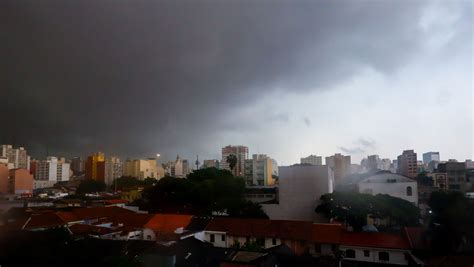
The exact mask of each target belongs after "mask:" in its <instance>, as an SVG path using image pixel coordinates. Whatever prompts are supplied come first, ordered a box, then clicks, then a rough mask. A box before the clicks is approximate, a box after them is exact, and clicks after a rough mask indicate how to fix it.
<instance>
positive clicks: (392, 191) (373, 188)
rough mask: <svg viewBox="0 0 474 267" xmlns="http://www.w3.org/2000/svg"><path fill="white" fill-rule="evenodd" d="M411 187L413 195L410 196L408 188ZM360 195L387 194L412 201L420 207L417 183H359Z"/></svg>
mask: <svg viewBox="0 0 474 267" xmlns="http://www.w3.org/2000/svg"><path fill="white" fill-rule="evenodd" d="M408 186H411V188H412V195H411V196H408V195H407V194H406V193H407V187H408ZM358 187H359V192H360V193H369V194H372V195H377V194H387V195H390V196H393V197H398V198H401V199H405V200H407V201H410V202H411V203H413V204H415V205H418V186H417V184H416V182H403V183H399V182H397V183H378V182H374V183H359V184H358Z"/></svg>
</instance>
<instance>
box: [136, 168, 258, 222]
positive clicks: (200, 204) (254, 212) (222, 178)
mask: <svg viewBox="0 0 474 267" xmlns="http://www.w3.org/2000/svg"><path fill="white" fill-rule="evenodd" d="M244 193H245V181H244V179H243V178H241V177H234V176H233V175H232V173H230V172H229V171H226V170H218V169H216V168H208V169H201V170H196V171H194V172H193V173H192V174H190V175H188V179H182V178H174V177H165V178H162V179H160V180H159V181H158V182H157V183H156V185H154V186H153V187H150V188H147V189H145V191H144V193H143V203H142V207H149V210H150V211H158V212H173V213H174V212H179V213H192V214H195V215H205V216H208V215H211V214H213V213H218V214H222V215H224V214H229V215H230V216H234V217H246V218H267V216H266V214H265V212H264V211H263V210H262V207H261V206H260V205H257V204H254V203H251V202H248V201H246V200H245V194H244Z"/></svg>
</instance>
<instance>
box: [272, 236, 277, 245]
mask: <svg viewBox="0 0 474 267" xmlns="http://www.w3.org/2000/svg"><path fill="white" fill-rule="evenodd" d="M276 244H277V240H276V238H272V245H274V246H275V245H276Z"/></svg>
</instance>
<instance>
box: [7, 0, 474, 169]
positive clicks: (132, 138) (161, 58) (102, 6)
mask: <svg viewBox="0 0 474 267" xmlns="http://www.w3.org/2000/svg"><path fill="white" fill-rule="evenodd" d="M473 23H474V21H473V2H472V1H426V2H424V1H423V2H421V1H420V2H417V1H408V0H406V1H296V2H295V1H281V2H278V1H259V2H258V1H257V2H256V1H243V0H242V1H195V0H193V1H112V0H110V1H95V0H94V1H1V2H0V40H1V42H0V90H1V91H0V92H1V95H0V115H1V121H2V124H1V127H0V143H15V144H17V145H23V146H25V147H26V148H27V149H28V150H30V151H31V152H32V154H33V155H34V156H36V157H42V156H44V155H45V153H46V149H47V148H48V150H49V152H50V154H55V155H65V156H72V155H87V154H88V153H91V152H94V151H97V150H101V151H104V152H106V153H108V154H117V155H120V156H122V157H127V156H128V157H148V156H152V155H154V154H156V153H161V154H162V155H163V156H164V158H165V159H171V158H174V157H175V156H176V154H180V155H181V156H182V157H185V158H189V159H192V160H194V159H195V157H196V154H199V156H200V159H206V158H220V148H221V147H223V146H225V145H228V144H243V145H247V146H249V148H250V153H265V154H268V155H270V156H272V157H274V158H275V159H276V160H277V161H278V162H279V163H280V164H292V163H295V162H298V161H299V158H300V157H301V156H306V155H309V154H317V155H323V156H327V155H330V154H334V153H335V152H339V153H343V154H350V155H351V156H352V157H353V161H356V162H359V161H360V159H361V158H362V157H364V156H366V155H368V154H379V155H380V156H381V157H388V158H392V159H393V158H395V157H396V156H397V155H398V154H400V153H401V151H402V150H403V149H415V151H416V152H418V153H419V158H421V154H422V153H423V152H426V151H440V152H441V158H442V159H443V160H446V159H448V158H457V159H459V160H464V159H466V158H472V157H473V150H474V147H473V136H474V133H473V131H474V129H473V124H474V119H473V117H474V116H473V113H474V110H473V104H472V103H473V101H474V100H473V80H472V77H473V75H474V71H473V53H472V52H473V51H472V50H473V49H474V47H473V46H474V45H473V27H472V25H474V24H473Z"/></svg>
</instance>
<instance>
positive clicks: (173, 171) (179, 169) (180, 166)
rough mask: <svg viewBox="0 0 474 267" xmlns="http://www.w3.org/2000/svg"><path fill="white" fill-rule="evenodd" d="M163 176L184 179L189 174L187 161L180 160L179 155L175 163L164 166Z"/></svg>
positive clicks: (171, 162)
mask: <svg viewBox="0 0 474 267" xmlns="http://www.w3.org/2000/svg"><path fill="white" fill-rule="evenodd" d="M164 171H165V174H166V175H168V176H171V177H177V178H185V177H186V176H187V175H188V174H189V173H190V168H189V161H188V160H187V159H181V158H180V157H179V155H178V156H177V157H176V160H175V161H170V162H168V163H166V164H165V170H164Z"/></svg>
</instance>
